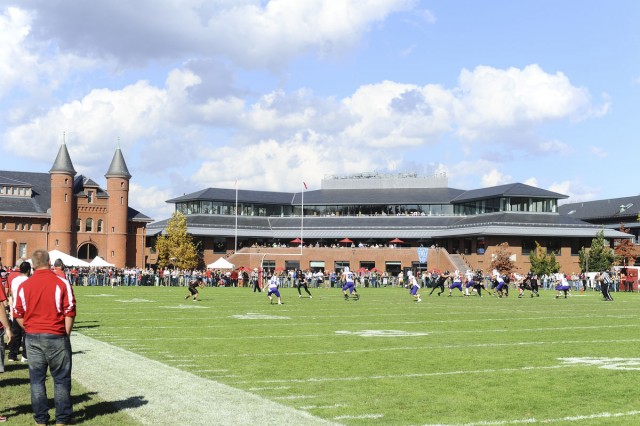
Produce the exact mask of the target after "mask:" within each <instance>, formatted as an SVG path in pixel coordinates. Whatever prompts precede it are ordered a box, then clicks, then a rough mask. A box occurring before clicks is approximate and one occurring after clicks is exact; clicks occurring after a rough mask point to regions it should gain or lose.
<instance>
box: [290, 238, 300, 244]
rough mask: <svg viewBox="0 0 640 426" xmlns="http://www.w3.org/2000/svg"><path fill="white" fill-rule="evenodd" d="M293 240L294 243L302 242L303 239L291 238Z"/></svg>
mask: <svg viewBox="0 0 640 426" xmlns="http://www.w3.org/2000/svg"><path fill="white" fill-rule="evenodd" d="M291 242H292V243H294V244H298V243H301V242H302V240H301V239H300V238H296V239H295V240H291Z"/></svg>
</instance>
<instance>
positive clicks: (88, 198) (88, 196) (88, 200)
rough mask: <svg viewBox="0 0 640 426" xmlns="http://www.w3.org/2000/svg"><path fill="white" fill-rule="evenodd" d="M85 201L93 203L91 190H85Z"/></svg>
mask: <svg viewBox="0 0 640 426" xmlns="http://www.w3.org/2000/svg"><path fill="white" fill-rule="evenodd" d="M87 202H88V203H89V204H91V203H93V191H89V192H87Z"/></svg>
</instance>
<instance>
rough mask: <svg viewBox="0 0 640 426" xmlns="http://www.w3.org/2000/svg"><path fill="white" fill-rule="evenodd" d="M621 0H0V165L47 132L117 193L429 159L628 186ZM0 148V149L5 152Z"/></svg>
mask: <svg viewBox="0 0 640 426" xmlns="http://www.w3.org/2000/svg"><path fill="white" fill-rule="evenodd" d="M639 18H640V2H637V1H631V0H629V1H616V2H607V1H584V0H583V1H572V0H563V1H545V0H536V1H527V0H522V1H497V0H496V1H484V2H479V1H417V0H416V1H413V0H333V1H300V0H271V1H264V0H263V1H257V0H217V1H210V0H183V1H162V2H157V1H151V0H137V1H135V2H115V1H107V0H93V1H90V2H87V1H82V0H67V1H62V0H49V1H46V2H42V1H35V0H24V1H9V0H0V111H1V114H0V138H1V140H2V143H1V152H0V153H1V154H2V158H3V159H5V161H4V162H3V166H2V169H5V170H21V171H34V172H47V171H48V170H49V168H50V167H51V164H52V162H53V159H54V158H55V154H56V152H57V150H58V148H59V146H60V144H61V142H62V139H63V136H62V135H63V133H64V134H65V135H66V136H65V139H66V144H67V148H68V150H69V152H70V154H71V158H72V161H73V163H74V166H75V168H76V170H77V171H78V173H81V174H84V175H87V176H89V177H91V178H92V179H94V180H95V181H97V182H98V183H101V184H102V185H103V186H106V185H105V183H104V182H105V180H104V174H105V172H106V170H107V168H108V165H109V164H108V163H109V161H110V159H111V157H112V156H113V153H114V152H115V149H116V147H117V146H118V144H119V146H120V147H121V149H122V151H123V153H124V156H125V159H126V161H127V165H128V167H129V170H130V172H131V174H132V175H133V178H132V180H131V196H130V204H131V205H132V206H133V207H135V208H137V209H138V210H140V211H142V212H143V213H145V214H147V215H149V216H151V217H153V218H154V219H157V220H160V219H164V218H166V217H168V216H169V215H170V214H171V207H172V206H171V205H168V204H166V203H165V201H166V200H167V199H170V198H172V197H176V196H179V195H182V194H183V193H189V192H193V191H196V190H199V189H203V188H207V187H223V188H225V187H226V188H233V186H234V182H235V181H236V180H237V181H238V187H239V188H240V189H254V190H277V191H299V190H301V187H302V182H303V181H304V182H307V184H308V186H309V189H318V188H319V187H320V181H321V179H322V178H323V176H325V175H328V174H347V173H356V172H370V171H378V172H384V173H401V172H416V173H419V174H425V175H429V174H433V173H439V172H446V173H447V176H448V178H449V186H451V187H454V188H460V189H474V188H478V187H484V186H491V185H498V184H503V183H510V182H524V183H527V184H530V185H534V186H538V187H540V188H544V189H548V190H552V191H556V192H560V193H562V194H566V195H568V196H569V197H570V198H569V199H568V200H567V201H570V202H571V201H587V200H592V199H602V198H615V197H621V196H629V195H636V194H637V193H638V189H637V188H636V187H635V185H634V184H635V181H636V180H637V177H638V174H639V173H640V171H639V170H640V165H639V164H637V162H636V161H635V159H634V158H635V155H634V153H635V149H636V146H637V145H638V142H640V141H639V140H638V139H639V136H638V126H639V123H640V119H639V118H638V111H640V49H639V47H640V29H639V28H640V27H639V26H638V25H637V22H638V19H639ZM7 159H10V160H7Z"/></svg>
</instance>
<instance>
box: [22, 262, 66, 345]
mask: <svg viewBox="0 0 640 426" xmlns="http://www.w3.org/2000/svg"><path fill="white" fill-rule="evenodd" d="M14 314H15V317H16V318H23V324H24V330H25V331H26V332H27V333H28V334H36V333H47V334H66V329H65V317H75V316H76V299H75V296H74V294H73V289H72V288H71V285H70V284H69V281H67V280H66V279H64V278H60V277H59V276H57V275H56V274H55V273H54V272H53V271H51V270H49V269H36V270H35V272H34V273H33V275H32V276H31V277H30V278H29V279H27V280H26V281H25V282H23V283H22V284H21V285H20V287H18V298H17V300H16V306H15V310H14Z"/></svg>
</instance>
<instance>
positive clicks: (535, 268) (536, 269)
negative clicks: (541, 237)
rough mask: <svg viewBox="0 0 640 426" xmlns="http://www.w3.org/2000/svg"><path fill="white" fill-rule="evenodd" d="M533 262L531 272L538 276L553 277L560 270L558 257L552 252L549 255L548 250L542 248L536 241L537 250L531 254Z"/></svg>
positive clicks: (530, 259) (530, 258) (530, 257)
mask: <svg viewBox="0 0 640 426" xmlns="http://www.w3.org/2000/svg"><path fill="white" fill-rule="evenodd" d="M529 261H530V262H531V272H533V273H534V274H536V275H538V276H539V277H541V276H543V275H551V274H554V273H556V272H558V271H559V270H560V263H559V262H558V260H557V259H556V255H555V254H554V253H553V252H551V253H547V249H546V248H545V247H542V246H541V245H540V244H538V242H537V241H536V248H535V250H533V251H532V252H531V254H529Z"/></svg>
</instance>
